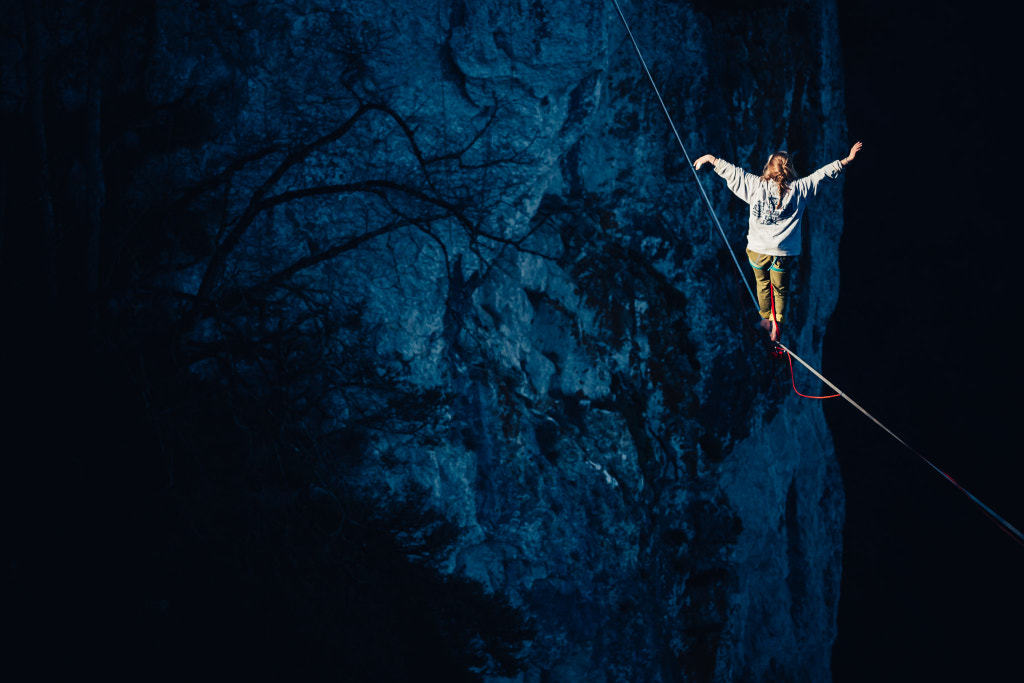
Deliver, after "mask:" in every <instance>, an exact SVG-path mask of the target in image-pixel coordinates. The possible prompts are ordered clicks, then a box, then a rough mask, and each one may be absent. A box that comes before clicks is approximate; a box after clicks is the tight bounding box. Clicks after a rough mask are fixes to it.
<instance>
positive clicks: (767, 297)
mask: <svg viewBox="0 0 1024 683" xmlns="http://www.w3.org/2000/svg"><path fill="white" fill-rule="evenodd" d="M747 260H748V261H749V262H750V267H751V268H752V269H753V270H754V284H755V285H756V286H755V290H754V291H756V292H757V305H758V307H759V308H760V309H761V311H760V313H761V318H762V319H764V320H770V319H771V317H772V300H771V296H772V295H771V276H770V274H769V272H768V269H769V268H771V264H772V257H771V256H766V255H765V254H758V253H757V252H756V251H751V250H749V249H747Z"/></svg>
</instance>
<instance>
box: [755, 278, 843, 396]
mask: <svg viewBox="0 0 1024 683" xmlns="http://www.w3.org/2000/svg"><path fill="white" fill-rule="evenodd" d="M768 277H769V282H768V295H769V298H770V299H771V302H772V323H773V324H774V325H775V326H776V328H777V327H778V325H779V321H778V318H776V317H775V285H773V284H772V283H771V280H770V278H771V271H769V275H768ZM773 343H774V344H775V347H774V348H773V349H772V351H773V352H774V353H775V354H776V355H778V356H781V355H782V354H783V353H785V354H786V360H788V361H789V379H790V381H791V382H792V383H793V391H794V392H796V395H797V396H800V397H802V398H813V399H825V398H839V396H840V394H829V395H828V396H808V395H807V394H801V393H800V390H799V389H797V388H796V375H795V374H794V373H793V356H792V354H790V353H789V351H788V350H787V349H785V348H784V347H783V346H782V345H781V344H779V342H773Z"/></svg>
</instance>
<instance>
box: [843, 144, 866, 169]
mask: <svg viewBox="0 0 1024 683" xmlns="http://www.w3.org/2000/svg"><path fill="white" fill-rule="evenodd" d="M863 146H864V143H863V142H858V143H855V144H854V145H853V147H851V148H850V153H849V154H847V155H846V158H845V159H840V160H839V163H841V164H842V165H843V166H846V165H847V164H848V163H850V162H851V161H853V159H854V157H856V156H857V152H859V151H860V148H861V147H863Z"/></svg>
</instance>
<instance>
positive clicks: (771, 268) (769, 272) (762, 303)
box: [747, 249, 796, 323]
mask: <svg viewBox="0 0 1024 683" xmlns="http://www.w3.org/2000/svg"><path fill="white" fill-rule="evenodd" d="M794 258H796V257H795V256H769V255H767V254H758V253H757V252H756V251H750V250H749V249H747V259H748V260H749V261H750V267H751V268H753V269H754V281H755V282H756V283H757V287H756V289H757V304H758V306H759V307H760V308H761V317H762V318H764V319H765V320H771V318H772V290H775V320H776V321H777V322H780V323H781V322H785V320H786V296H787V295H788V294H789V271H790V269H791V268H792V265H793V259H794Z"/></svg>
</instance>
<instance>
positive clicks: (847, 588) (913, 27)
mask: <svg viewBox="0 0 1024 683" xmlns="http://www.w3.org/2000/svg"><path fill="white" fill-rule="evenodd" d="M839 7H840V27H841V39H842V43H843V57H844V62H845V74H846V98H847V100H846V101H847V110H848V122H849V129H850V138H851V142H852V141H854V140H862V141H863V142H864V150H863V152H862V153H861V155H860V156H858V158H857V161H856V164H855V166H854V167H852V168H851V169H850V172H849V173H848V175H847V180H846V187H845V217H844V218H845V232H844V236H843V240H842V244H841V254H840V267H841V272H842V283H841V295H840V300H839V305H838V308H837V310H836V313H835V316H834V317H833V319H832V321H831V324H830V326H829V329H828V334H827V338H826V340H825V353H824V361H823V363H824V370H825V374H826V376H828V377H830V378H831V379H832V380H833V381H834V382H835V383H836V384H837V385H838V386H839V387H840V388H841V389H843V390H844V391H846V392H847V393H848V394H849V395H850V396H851V397H852V398H853V399H854V400H856V401H857V402H858V403H860V404H861V405H862V406H864V407H865V408H866V409H867V410H868V411H870V412H871V413H872V414H874V415H875V416H876V417H877V418H879V419H880V420H881V421H882V422H884V423H886V424H887V425H888V426H889V427H890V428H891V429H893V430H894V431H895V432H896V433H897V434H899V435H900V436H901V437H902V438H903V439H904V440H905V441H907V442H908V443H909V444H910V445H911V446H912V447H913V448H914V449H916V450H917V451H918V452H920V453H921V454H922V455H924V456H925V457H927V458H928V459H929V460H931V461H932V462H933V463H934V464H935V465H936V466H937V467H939V468H941V469H942V470H944V471H945V472H947V473H948V474H949V475H950V476H952V477H953V478H954V479H955V480H956V481H957V482H958V483H959V484H960V485H961V486H963V487H964V488H966V489H967V490H969V491H970V492H971V493H973V494H974V495H975V496H977V497H978V498H979V499H981V500H982V501H984V502H985V503H986V504H987V505H989V506H990V507H991V508H992V509H993V510H995V511H996V512H997V513H998V514H1000V515H1002V516H1003V517H1004V518H1005V519H1007V520H1008V521H1009V522H1010V523H1011V524H1013V525H1014V526H1016V527H1017V528H1019V529H1024V501H1022V497H1021V494H1020V479H1021V477H1020V475H1021V474H1022V473H1024V464H1022V458H1021V454H1022V449H1021V447H1020V442H1021V438H1020V436H1019V435H1018V434H1017V433H1016V432H1017V427H1018V425H1019V423H1020V407H1021V399H1020V391H1021V379H1022V372H1021V363H1020V355H1019V353H1018V348H1017V347H1018V344H1017V340H1018V336H1017V335H1019V330H1020V327H1021V324H1020V322H1019V321H1018V318H1019V317H1020V316H1019V314H1018V311H1017V309H1018V308H1019V306H1020V300H1021V294H1022V292H1021V289H1022V286H1024V278H1022V277H1021V276H1020V274H1019V269H1020V265H1019V263H1018V262H1019V260H1020V259H1019V256H1018V254H1019V253H1020V249H1019V247H1018V233H1019V231H1020V228H1021V221H1020V218H1019V216H1018V213H1019V212H1018V205H1019V202H1020V197H1021V194H1022V193H1021V188H1020V186H1019V183H1020V174H1019V172H1018V170H1017V166H1018V164H1019V155H1020V151H1021V150H1020V146H1021V145H1020V141H1019V140H1020V136H1019V134H1018V132H1017V130H1016V128H1017V120H1019V118H1020V113H1019V109H1018V105H1017V100H1018V98H1019V97H1020V94H1019V85H1020V82H1021V77H1020V73H1019V68H1020V62H1021V60H1020V58H1019V55H1018V54H1017V51H1016V49H1015V45H1016V44H1017V43H1016V42H1015V41H1019V37H1018V36H1015V35H1014V30H1013V29H1014V26H1018V25H1019V23H1020V22H1019V19H1018V18H1016V16H1015V15H1013V14H1012V10H1011V9H1009V7H1008V6H1006V5H1004V6H1003V9H1002V10H1001V11H995V10H993V9H991V8H989V7H987V6H986V5H985V4H984V3H958V4H953V3H945V2H941V3H889V2H884V1H881V0H857V1H849V2H842V1H841V2H840V4H839ZM826 416H827V418H828V421H829V424H830V426H831V428H832V431H833V436H834V439H835V443H836V451H837V454H838V457H839V460H840V465H841V467H842V472H843V477H844V484H845V490H846V499H847V515H846V527H845V531H844V560H843V565H844V574H843V583H842V597H841V601H840V609H839V638H838V640H837V642H836V645H835V647H834V650H833V664H832V668H833V675H834V680H835V681H836V683H845V682H847V681H867V680H870V681H909V680H922V681H923V680H928V681H946V680H975V681H1002V680H1013V679H1015V676H1014V675H1013V674H1011V673H1010V672H1013V671H1015V670H1017V664H1019V660H1018V658H1017V648H1018V647H1019V645H1020V640H1021V627H1020V624H1021V609H1022V608H1024V584H1022V581H1021V579H1022V578H1024V547H1022V546H1021V545H1018V544H1017V543H1016V542H1015V541H1014V540H1013V539H1012V538H1011V537H1010V536H1008V535H1007V534H1005V533H1004V532H1003V531H1001V530H1000V529H999V528H998V527H997V526H996V525H994V524H993V523H991V522H990V521H989V520H988V519H987V518H986V517H985V515H984V514H983V513H982V512H981V511H980V510H978V509H977V508H976V507H975V506H974V505H973V503H971V502H970V501H969V499H968V498H967V497H966V496H964V495H963V494H962V493H961V492H959V491H958V490H957V488H956V487H955V486H953V485H952V484H950V483H949V482H948V481H946V480H945V479H943V478H942V477H941V476H940V475H939V474H938V473H936V472H935V471H934V470H933V469H932V468H931V467H929V466H928V465H927V464H926V463H925V462H923V461H922V460H920V459H919V458H918V457H917V456H916V455H914V454H913V453H911V452H910V451H908V450H906V449H904V448H903V447H901V446H900V445H899V444H898V443H897V442H896V441H895V440H894V439H892V438H891V437H890V436H888V435H887V434H885V433H884V432H883V431H881V430H880V429H878V428H877V427H876V426H875V425H873V424H872V423H871V422H869V421H868V420H867V419H866V418H865V417H864V416H862V415H861V414H860V413H858V412H857V411H856V410H855V409H853V408H852V407H851V406H849V405H848V404H846V403H845V402H843V401H841V400H839V399H836V400H833V401H830V402H829V403H828V404H827V405H826Z"/></svg>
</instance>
